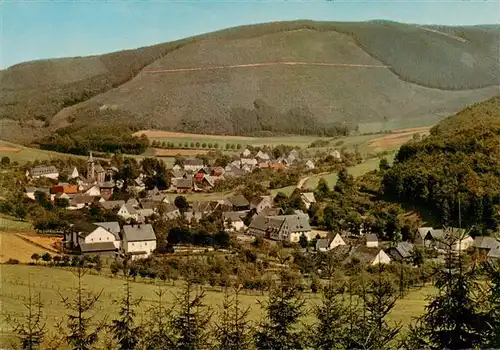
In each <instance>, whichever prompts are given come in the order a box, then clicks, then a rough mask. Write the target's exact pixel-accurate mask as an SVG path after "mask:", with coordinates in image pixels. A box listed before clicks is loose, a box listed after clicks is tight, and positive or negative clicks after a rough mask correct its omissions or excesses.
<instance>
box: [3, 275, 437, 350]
mask: <svg viewBox="0 0 500 350" xmlns="http://www.w3.org/2000/svg"><path fill="white" fill-rule="evenodd" d="M28 281H30V284H31V286H32V287H31V289H32V293H37V294H38V293H40V294H41V297H42V300H43V301H44V303H45V305H44V306H45V307H44V313H45V315H46V319H47V324H53V323H55V322H56V321H58V320H60V319H61V317H62V316H63V315H64V309H63V307H62V305H61V303H60V300H61V296H60V295H59V293H60V294H61V295H62V296H71V295H72V291H73V290H74V288H75V287H76V282H77V279H76V277H75V276H74V275H73V274H72V273H71V272H70V271H68V270H63V269H58V268H48V267H44V266H27V265H3V266H2V289H1V291H0V302H1V305H2V311H4V312H6V313H17V314H18V313H21V312H24V310H25V309H24V307H23V300H22V299H21V298H22V297H26V296H27V295H28ZM83 281H84V285H85V286H87V287H88V288H89V289H91V290H94V291H96V292H98V291H101V290H102V291H103V293H102V296H101V299H100V301H99V302H98V305H97V309H96V312H95V314H96V318H97V319H102V318H104V317H106V316H107V317H108V319H109V317H113V316H115V315H116V313H117V311H118V307H117V305H116V304H114V303H113V301H114V300H117V299H118V298H120V296H121V293H122V290H123V289H122V286H123V282H122V280H120V279H115V278H108V277H105V276H98V275H90V274H87V275H86V276H85V277H84V280H83ZM180 287H181V282H177V284H176V285H175V286H172V285H167V286H165V287H164V288H165V289H166V290H167V291H168V292H171V293H172V294H171V295H168V294H167V298H168V299H167V303H172V301H173V300H174V298H173V295H176V294H177V295H178V294H179V292H180ZM157 288H158V287H157V286H155V285H153V284H145V283H132V293H133V297H134V298H139V297H142V298H143V302H142V303H143V304H142V307H141V310H145V309H147V306H148V305H151V303H152V301H153V300H154V291H155V290H157ZM205 291H206V298H205V302H206V304H207V305H208V306H209V307H210V308H212V309H214V310H216V309H217V307H218V306H219V305H220V304H221V302H222V300H223V293H222V292H221V291H220V289H217V288H210V287H206V288H205ZM432 291H433V289H432V287H425V288H422V289H414V290H412V291H410V292H409V293H408V295H407V296H406V297H405V298H404V299H401V300H399V301H398V302H397V304H396V307H395V308H394V310H393V311H392V313H391V314H390V315H389V320H390V321H401V322H402V323H403V324H404V325H408V324H409V323H410V322H411V320H412V318H413V317H417V316H419V315H420V314H421V313H422V312H423V310H424V306H425V304H426V302H425V298H426V295H427V294H429V293H431V292H432ZM305 298H306V299H307V302H308V306H311V305H312V304H313V303H316V302H318V296H317V295H314V294H305ZM263 299H265V296H261V295H258V294H242V295H241V302H242V306H248V307H250V314H249V318H250V319H251V320H253V321H257V320H259V318H260V317H261V310H260V308H259V304H258V301H260V300H263ZM142 316H143V314H141V313H139V318H141V317H142ZM310 319H311V318H310V317H306V318H305V319H304V321H305V322H306V323H307V322H308V321H310ZM9 336H11V334H9V330H8V328H7V329H6V330H5V332H4V333H2V334H1V335H0V346H6V345H8V343H9Z"/></svg>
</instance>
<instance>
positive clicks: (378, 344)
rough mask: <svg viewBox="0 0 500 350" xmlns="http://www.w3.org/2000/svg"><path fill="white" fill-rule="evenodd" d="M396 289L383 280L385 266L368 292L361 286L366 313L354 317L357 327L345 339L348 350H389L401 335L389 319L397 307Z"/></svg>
mask: <svg viewBox="0 0 500 350" xmlns="http://www.w3.org/2000/svg"><path fill="white" fill-rule="evenodd" d="M396 294H397V292H396V288H395V287H394V286H393V285H392V283H391V282H390V281H388V280H386V279H384V278H382V266H381V265H379V272H378V276H377V277H376V278H375V279H373V280H372V281H370V283H369V285H368V287H367V288H366V289H365V286H364V284H363V286H362V294H361V297H362V300H363V310H362V311H363V312H362V315H359V317H357V318H355V327H354V329H352V330H351V332H350V333H349V334H348V336H347V337H346V345H347V346H346V348H348V349H352V348H355V349H360V348H361V349H386V348H388V347H389V346H390V344H391V343H392V342H393V340H394V339H395V338H396V336H397V335H398V334H399V331H400V329H401V326H400V325H399V324H395V325H390V324H389V323H388V322H387V321H386V319H385V318H386V316H387V315H388V314H389V312H390V311H391V310H392V309H393V308H394V305H395V304H396V300H397V296H396Z"/></svg>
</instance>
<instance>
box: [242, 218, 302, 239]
mask: <svg viewBox="0 0 500 350" xmlns="http://www.w3.org/2000/svg"><path fill="white" fill-rule="evenodd" d="M248 233H249V234H251V235H254V236H259V237H267V238H270V239H274V240H279V241H288V242H298V241H299V239H300V236H301V235H302V234H304V235H305V236H306V237H307V236H309V235H310V233H311V227H310V225H309V216H308V215H282V216H261V215H258V216H256V217H255V218H254V219H253V220H252V222H251V223H250V226H249V227H248Z"/></svg>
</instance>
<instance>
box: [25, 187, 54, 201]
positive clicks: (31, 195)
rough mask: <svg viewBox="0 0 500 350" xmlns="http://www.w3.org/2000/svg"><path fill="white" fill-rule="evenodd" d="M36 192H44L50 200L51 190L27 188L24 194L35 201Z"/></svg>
mask: <svg viewBox="0 0 500 350" xmlns="http://www.w3.org/2000/svg"><path fill="white" fill-rule="evenodd" d="M35 192H43V193H45V195H46V196H47V197H49V198H50V189H49V188H43V187H26V188H25V189H24V193H25V195H26V197H28V198H29V199H32V200H35Z"/></svg>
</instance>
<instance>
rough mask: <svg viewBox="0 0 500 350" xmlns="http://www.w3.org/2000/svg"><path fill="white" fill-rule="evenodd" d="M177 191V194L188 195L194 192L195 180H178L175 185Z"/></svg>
mask: <svg viewBox="0 0 500 350" xmlns="http://www.w3.org/2000/svg"><path fill="white" fill-rule="evenodd" d="M174 187H175V191H176V192H177V193H188V192H191V191H192V190H193V178H187V179H184V178H182V179H176V181H175V183H174Z"/></svg>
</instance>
